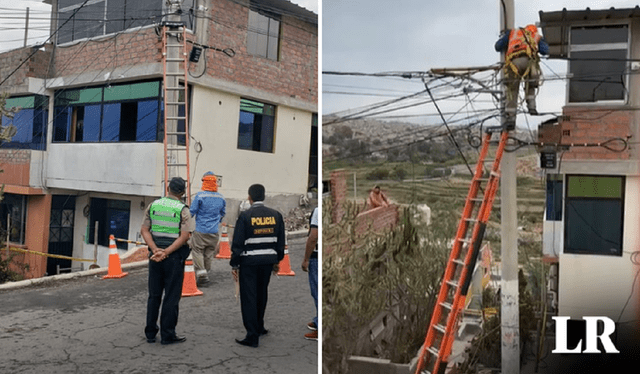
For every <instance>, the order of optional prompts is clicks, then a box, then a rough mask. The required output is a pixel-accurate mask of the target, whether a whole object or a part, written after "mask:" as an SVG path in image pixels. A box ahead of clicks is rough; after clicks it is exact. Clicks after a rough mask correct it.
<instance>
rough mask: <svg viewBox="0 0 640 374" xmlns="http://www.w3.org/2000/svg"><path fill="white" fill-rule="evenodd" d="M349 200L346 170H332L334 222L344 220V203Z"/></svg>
mask: <svg viewBox="0 0 640 374" xmlns="http://www.w3.org/2000/svg"><path fill="white" fill-rule="evenodd" d="M346 201H347V175H346V173H345V171H344V170H336V171H333V172H331V203H332V204H333V217H331V219H332V222H333V223H338V222H340V221H341V220H342V217H343V216H344V214H345V210H344V203H345V202H346Z"/></svg>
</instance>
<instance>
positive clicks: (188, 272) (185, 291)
mask: <svg viewBox="0 0 640 374" xmlns="http://www.w3.org/2000/svg"><path fill="white" fill-rule="evenodd" d="M200 295H202V291H200V290H199V289H198V286H196V273H195V270H194V268H193V259H192V258H191V255H189V257H187V260H186V261H185V263H184V280H183V282H182V297H185V296H200Z"/></svg>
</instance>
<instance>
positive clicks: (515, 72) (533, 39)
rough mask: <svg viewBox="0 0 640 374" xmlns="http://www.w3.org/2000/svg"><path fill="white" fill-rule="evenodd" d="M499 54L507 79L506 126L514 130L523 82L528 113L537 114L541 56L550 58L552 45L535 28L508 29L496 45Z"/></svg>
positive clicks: (530, 26) (533, 26)
mask: <svg viewBox="0 0 640 374" xmlns="http://www.w3.org/2000/svg"><path fill="white" fill-rule="evenodd" d="M495 50H496V51H497V52H506V54H505V79H506V85H507V97H506V103H505V110H506V113H507V126H508V128H509V129H513V128H515V121H516V112H517V104H518V103H517V101H518V91H519V89H520V82H521V81H524V82H525V101H526V103H527V108H528V110H529V114H531V115H537V114H538V111H537V109H536V90H537V88H538V86H539V84H540V66H539V62H540V57H539V54H542V55H548V54H549V45H548V44H547V42H546V41H545V40H544V38H543V37H542V36H540V34H538V28H537V27H536V26H535V25H527V26H525V27H521V28H518V29H513V30H507V31H506V32H505V33H504V34H503V35H502V36H501V37H500V39H499V40H498V41H497V42H496V44H495Z"/></svg>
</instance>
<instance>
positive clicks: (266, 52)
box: [247, 10, 280, 61]
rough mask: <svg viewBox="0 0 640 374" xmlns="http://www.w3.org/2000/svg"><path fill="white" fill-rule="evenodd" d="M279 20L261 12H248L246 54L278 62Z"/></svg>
mask: <svg viewBox="0 0 640 374" xmlns="http://www.w3.org/2000/svg"><path fill="white" fill-rule="evenodd" d="M279 40H280V20H279V19H278V16H277V15H275V14H271V13H266V12H263V11H260V12H258V11H254V10H249V25H248V31H247V52H248V53H249V54H252V55H256V56H261V57H265V58H268V59H270V60H274V61H277V60H278V48H279V44H280V43H279Z"/></svg>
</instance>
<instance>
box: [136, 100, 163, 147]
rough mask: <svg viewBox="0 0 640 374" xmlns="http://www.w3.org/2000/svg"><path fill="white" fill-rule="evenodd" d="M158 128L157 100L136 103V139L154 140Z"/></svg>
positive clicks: (140, 140)
mask: <svg viewBox="0 0 640 374" xmlns="http://www.w3.org/2000/svg"><path fill="white" fill-rule="evenodd" d="M157 129H158V100H153V101H141V102H139V103H138V123H137V126H136V141H139V142H142V141H155V140H156V132H157Z"/></svg>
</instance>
